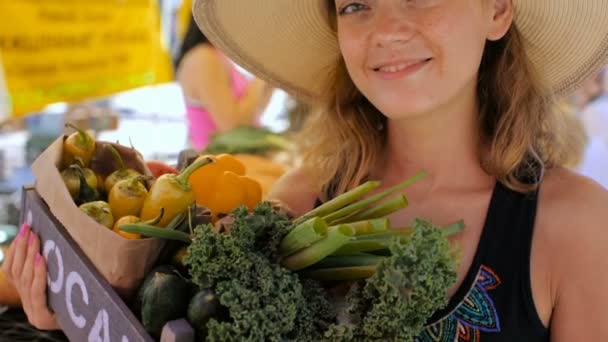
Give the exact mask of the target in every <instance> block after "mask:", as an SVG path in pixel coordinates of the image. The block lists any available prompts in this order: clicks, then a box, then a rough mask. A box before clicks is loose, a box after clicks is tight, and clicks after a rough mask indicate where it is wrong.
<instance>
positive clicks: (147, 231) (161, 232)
mask: <svg viewBox="0 0 608 342" xmlns="http://www.w3.org/2000/svg"><path fill="white" fill-rule="evenodd" d="M119 229H120V230H122V231H125V232H128V233H139V234H141V235H142V236H149V237H156V238H161V239H166V240H177V241H182V242H185V243H191V242H192V239H190V235H188V234H186V233H184V232H180V231H179V230H172V229H167V228H159V227H155V226H150V225H147V224H137V223H135V224H125V225H122V226H120V227H119Z"/></svg>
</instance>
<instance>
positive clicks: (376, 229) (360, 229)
mask: <svg viewBox="0 0 608 342" xmlns="http://www.w3.org/2000/svg"><path fill="white" fill-rule="evenodd" d="M348 225H349V226H351V227H353V229H355V234H356V235H364V234H372V233H380V232H386V231H388V230H389V229H390V221H389V220H388V219H387V218H379V219H375V220H364V221H358V222H352V223H348Z"/></svg>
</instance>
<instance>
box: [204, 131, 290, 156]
mask: <svg viewBox="0 0 608 342" xmlns="http://www.w3.org/2000/svg"><path fill="white" fill-rule="evenodd" d="M291 146H292V143H291V142H290V141H289V140H288V139H287V138H285V137H283V136H282V135H279V134H276V133H273V132H272V131H270V130H268V129H266V128H260V127H250V126H241V127H237V128H234V129H232V130H229V131H226V132H221V133H216V134H214V135H213V136H212V137H211V141H210V142H209V145H208V146H207V148H206V149H205V153H211V154H219V153H230V154H236V153H251V154H265V153H267V152H271V151H276V150H286V149H290V148H291Z"/></svg>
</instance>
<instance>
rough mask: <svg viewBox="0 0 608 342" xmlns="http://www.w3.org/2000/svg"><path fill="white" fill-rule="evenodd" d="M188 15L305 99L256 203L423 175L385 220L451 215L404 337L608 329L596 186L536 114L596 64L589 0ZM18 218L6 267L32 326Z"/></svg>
mask: <svg viewBox="0 0 608 342" xmlns="http://www.w3.org/2000/svg"><path fill="white" fill-rule="evenodd" d="M194 14H195V18H196V19H197V22H198V23H199V24H201V26H202V28H203V30H204V31H205V33H206V34H207V35H208V37H209V38H210V39H211V41H213V42H214V44H215V45H216V46H220V47H221V49H222V50H223V51H224V52H225V53H226V54H227V55H228V56H230V58H232V59H234V60H235V61H236V62H237V63H239V64H240V65H243V66H244V67H246V68H247V69H248V70H250V71H252V72H254V73H255V74H256V75H258V76H259V77H261V78H264V79H267V80H268V81H270V82H272V83H273V84H275V85H278V86H280V87H282V88H283V89H287V90H288V91H290V92H292V93H293V94H297V95H300V96H301V97H302V98H306V99H308V100H312V101H313V102H314V103H315V104H316V106H317V107H318V110H317V112H316V114H315V115H314V116H312V117H311V118H310V121H309V127H308V129H309V131H308V134H307V135H306V137H307V140H306V141H305V146H304V157H305V158H304V164H303V165H302V167H301V168H299V169H296V170H293V171H292V172H290V173H288V174H287V175H286V176H285V177H284V178H283V179H282V180H281V181H279V183H278V184H277V185H276V187H275V189H274V190H273V191H272V192H271V194H270V196H269V197H270V198H272V199H276V200H279V201H281V202H283V203H284V204H285V205H286V206H288V207H289V208H291V209H292V210H293V211H294V212H295V213H296V214H301V213H304V212H306V211H308V210H310V209H311V208H313V207H314V206H315V205H316V204H318V203H319V202H321V201H324V200H326V199H328V198H331V197H333V196H336V195H338V194H340V193H342V192H344V191H345V190H346V189H349V188H352V187H353V186H355V185H357V184H359V183H361V182H362V181H364V180H365V179H376V180H381V181H382V182H383V184H384V187H388V186H391V185H393V184H395V183H397V182H399V181H400V180H402V179H404V178H407V177H409V176H411V175H413V174H415V173H417V172H419V171H421V170H424V171H426V172H427V173H428V174H429V177H427V178H426V179H425V180H424V181H421V182H419V183H417V184H416V185H414V186H412V187H411V188H408V189H407V190H406V191H405V194H406V195H407V196H408V198H409V202H410V206H409V207H408V208H407V209H406V210H405V211H403V212H401V213H398V214H395V215H392V216H391V220H392V222H393V223H394V225H395V226H400V225H407V224H408V223H410V222H411V221H412V219H414V218H415V217H424V218H429V219H432V220H433V221H434V222H435V223H436V224H439V225H445V224H448V223H451V222H454V221H455V220H458V219H464V221H465V223H466V229H465V231H464V232H463V233H461V234H460V235H459V236H457V237H456V238H455V239H454V243H456V244H458V245H459V246H460V248H461V252H462V253H461V263H460V269H459V270H458V280H457V283H456V284H455V285H454V287H453V289H452V290H451V291H450V296H451V300H450V303H449V305H448V307H446V308H445V309H444V310H441V311H440V312H437V313H436V314H435V315H434V317H432V318H431V319H429V322H428V326H427V329H426V330H425V331H424V332H423V334H422V335H421V336H420V337H419V340H420V341H483V342H486V341H604V340H608V324H606V323H607V320H608V292H607V291H606V290H605V289H606V287H607V286H608V274H607V273H605V272H604V270H605V269H607V268H608V258H606V257H605V255H604V251H605V246H606V245H608V230H607V229H606V222H608V193H607V192H606V191H605V190H603V189H602V188H601V187H600V186H598V185H597V184H595V183H593V182H592V181H590V180H588V179H586V178H583V177H581V176H579V175H576V174H574V173H572V172H569V171H567V170H566V169H565V168H563V167H562V166H561V163H562V161H563V160H565V158H566V157H567V155H566V154H567V153H565V151H567V149H566V148H565V146H564V144H565V143H567V142H566V141H564V140H563V139H562V137H563V136H567V134H566V133H565V132H564V131H565V128H564V127H562V122H561V121H560V120H561V119H560V118H561V116H560V115H558V114H555V113H553V112H552V110H551V109H552V108H553V106H552V105H553V99H554V98H556V97H557V96H562V95H565V94H567V93H569V92H570V91H571V90H572V89H574V88H575V87H576V86H577V85H578V83H579V81H580V80H582V79H584V78H586V77H587V76H588V75H590V74H591V73H592V72H594V71H595V70H597V69H599V68H600V66H601V65H602V64H604V63H605V62H606V60H607V59H608V15H607V14H608V3H607V2H605V1H604V0H586V1H584V2H582V1H579V0H329V1H311V0H290V1H289V2H285V1H284V0H265V1H263V2H262V1H253V0H251V1H242V0H198V1H197V2H196V3H195V6H194ZM24 231H25V233H23V235H22V236H24V237H23V238H21V239H20V240H19V241H18V242H17V243H16V244H15V246H14V247H13V249H12V252H11V254H9V258H10V259H11V260H9V261H10V263H8V264H9V265H10V266H7V268H8V269H11V270H12V273H11V274H12V279H13V280H14V281H15V282H19V283H20V284H23V289H24V290H22V292H23V293H24V294H26V301H27V302H28V303H30V304H28V305H25V307H26V310H28V311H29V312H30V313H31V316H32V317H34V320H35V322H38V323H40V324H41V325H43V326H48V325H50V324H51V323H52V316H51V315H50V313H49V312H48V310H47V309H46V307H45V306H44V304H43V303H44V302H43V300H44V293H43V289H44V286H43V283H44V280H43V278H41V277H43V276H44V272H43V271H44V262H42V261H39V262H38V266H35V260H36V257H35V256H36V255H37V254H36V253H37V251H38V249H37V248H38V245H37V240H36V238H34V239H33V243H32V247H30V248H27V247H26V245H27V244H26V243H25V240H26V239H25V236H27V234H28V228H27V227H25V228H24ZM32 250H33V251H32ZM25 255H28V257H25ZM24 260H25V261H24ZM38 260H41V259H40V258H38ZM24 269H25V270H27V271H24ZM32 272H33V274H34V276H32V275H31V273H32ZM24 274H25V275H24ZM24 279H25V280H24ZM32 279H33V282H32ZM41 279H42V280H41ZM28 296H29V297H28Z"/></svg>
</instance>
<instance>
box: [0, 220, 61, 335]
mask: <svg viewBox="0 0 608 342" xmlns="http://www.w3.org/2000/svg"><path fill="white" fill-rule="evenodd" d="M2 271H3V272H4V273H5V274H6V275H7V277H8V279H9V281H10V282H11V283H12V284H13V286H14V287H15V288H16V289H17V292H19V296H20V297H21V303H22V305H23V310H24V311H25V314H26V315H27V317H28V320H29V322H30V324H31V325H33V326H34V327H35V328H37V329H40V330H54V329H59V326H58V325H57V320H56V319H55V314H53V313H51V311H50V310H49V308H48V306H47V302H46V274H47V270H46V262H45V260H44V258H43V257H42V256H41V255H40V240H39V239H38V236H37V235H36V234H35V233H34V232H32V231H31V229H30V227H28V226H27V225H25V224H24V225H22V226H21V229H20V230H19V234H18V235H17V237H16V238H15V240H14V241H13V243H12V245H11V247H10V249H9V250H8V253H7V255H6V260H5V261H4V264H3V265H2Z"/></svg>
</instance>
